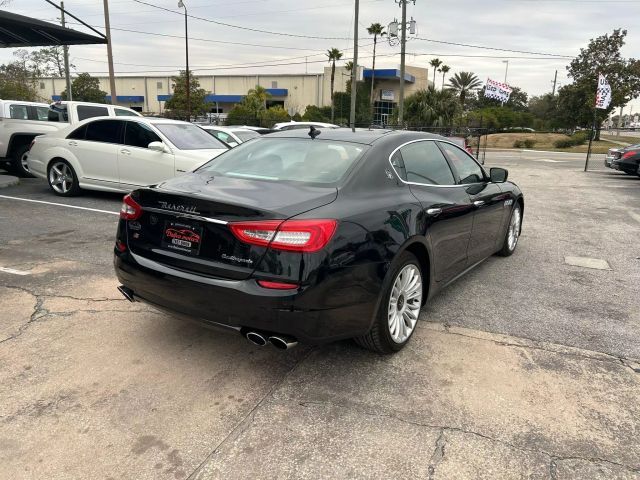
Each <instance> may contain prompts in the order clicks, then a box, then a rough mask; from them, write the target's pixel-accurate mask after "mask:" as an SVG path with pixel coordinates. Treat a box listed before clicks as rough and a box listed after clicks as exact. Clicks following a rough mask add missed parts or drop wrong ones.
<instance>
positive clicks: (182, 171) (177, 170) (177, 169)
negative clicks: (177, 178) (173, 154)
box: [176, 168, 186, 173]
mask: <svg viewBox="0 0 640 480" xmlns="http://www.w3.org/2000/svg"><path fill="white" fill-rule="evenodd" d="M176 172H181V173H184V172H186V170H180V169H179V168H176Z"/></svg>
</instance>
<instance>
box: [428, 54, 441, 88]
mask: <svg viewBox="0 0 640 480" xmlns="http://www.w3.org/2000/svg"><path fill="white" fill-rule="evenodd" d="M429 65H431V66H432V67H433V86H434V88H435V86H436V70H437V69H438V67H439V66H440V65H442V60H440V59H439V58H434V59H433V60H431V61H430V62H429Z"/></svg>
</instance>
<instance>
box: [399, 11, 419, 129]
mask: <svg viewBox="0 0 640 480" xmlns="http://www.w3.org/2000/svg"><path fill="white" fill-rule="evenodd" d="M407 1H408V0H396V3H398V2H399V3H400V7H401V8H402V20H401V22H402V23H401V24H400V28H401V31H400V95H399V98H398V124H399V125H400V128H402V126H403V125H404V70H405V65H404V54H405V51H406V48H407V29H406V26H407ZM414 3H415V0H414Z"/></svg>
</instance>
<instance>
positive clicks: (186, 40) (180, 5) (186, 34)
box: [178, 0, 191, 122]
mask: <svg viewBox="0 0 640 480" xmlns="http://www.w3.org/2000/svg"><path fill="white" fill-rule="evenodd" d="M178 8H184V49H185V55H186V63H187V122H190V121H191V86H190V81H189V77H190V76H191V73H190V72H189V23H188V16H187V6H186V5H185V4H184V1H183V0H178Z"/></svg>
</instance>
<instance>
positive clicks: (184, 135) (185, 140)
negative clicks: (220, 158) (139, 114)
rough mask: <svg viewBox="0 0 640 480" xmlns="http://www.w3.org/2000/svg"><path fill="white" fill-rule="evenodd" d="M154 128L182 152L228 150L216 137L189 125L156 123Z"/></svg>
mask: <svg viewBox="0 0 640 480" xmlns="http://www.w3.org/2000/svg"><path fill="white" fill-rule="evenodd" d="M154 126H155V127H156V128H157V129H158V130H160V131H161V132H162V134H163V135H164V136H165V137H167V138H168V139H169V141H170V142H171V143H173V144H174V145H175V146H176V147H177V148H179V149H180V150H206V149H212V148H215V149H226V148H227V147H226V146H225V145H224V144H223V143H222V142H221V141H220V140H218V139H217V138H215V137H214V136H212V135H209V134H208V133H207V132H205V131H204V130H203V129H201V128H200V127H197V126H195V125H191V124H189V123H155V124H154Z"/></svg>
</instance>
